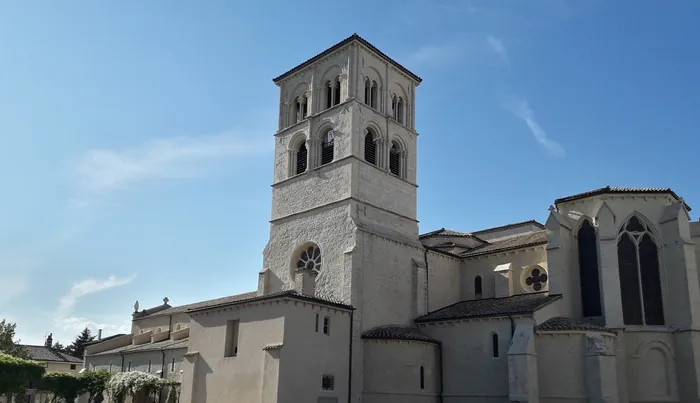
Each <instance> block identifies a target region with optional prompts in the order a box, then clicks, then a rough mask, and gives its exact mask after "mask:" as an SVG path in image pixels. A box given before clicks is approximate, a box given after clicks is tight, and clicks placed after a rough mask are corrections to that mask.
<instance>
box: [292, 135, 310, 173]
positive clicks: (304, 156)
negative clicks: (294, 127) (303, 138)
mask: <svg viewBox="0 0 700 403" xmlns="http://www.w3.org/2000/svg"><path fill="white" fill-rule="evenodd" d="M308 157H309V153H308V150H307V149H306V142H302V143H301V144H300V145H299V148H298V149H297V161H296V162H297V163H296V169H295V173H296V174H297V175H298V174H301V173H304V172H306V167H307V166H308Z"/></svg>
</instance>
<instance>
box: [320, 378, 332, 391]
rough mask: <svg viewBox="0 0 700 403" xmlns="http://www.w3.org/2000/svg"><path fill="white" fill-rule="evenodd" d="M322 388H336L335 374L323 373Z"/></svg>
mask: <svg viewBox="0 0 700 403" xmlns="http://www.w3.org/2000/svg"><path fill="white" fill-rule="evenodd" d="M321 388H322V389H323V390H333V389H335V377H334V376H333V375H323V377H322V378H321Z"/></svg>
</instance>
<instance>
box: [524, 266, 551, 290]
mask: <svg viewBox="0 0 700 403" xmlns="http://www.w3.org/2000/svg"><path fill="white" fill-rule="evenodd" d="M548 281H549V276H548V275H547V271H546V270H545V269H543V268H542V267H540V266H534V267H532V268H531V269H530V270H529V271H528V272H527V274H526V276H525V285H526V286H527V287H528V288H529V289H530V290H532V291H535V292H538V291H542V290H543V289H544V288H545V286H546V285H547V282H548Z"/></svg>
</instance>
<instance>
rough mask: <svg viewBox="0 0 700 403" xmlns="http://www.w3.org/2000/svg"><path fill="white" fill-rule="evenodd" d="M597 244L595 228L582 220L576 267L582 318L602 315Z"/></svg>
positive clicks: (587, 221)
mask: <svg viewBox="0 0 700 403" xmlns="http://www.w3.org/2000/svg"><path fill="white" fill-rule="evenodd" d="M597 244H598V242H597V239H596V234H595V228H593V225H592V224H591V222H590V221H589V220H584V221H583V223H582V224H581V228H580V229H579V230H578V267H579V277H580V280H581V308H582V311H583V312H582V313H583V316H584V317H591V316H601V315H602V307H601V302H600V280H599V278H598V245H597Z"/></svg>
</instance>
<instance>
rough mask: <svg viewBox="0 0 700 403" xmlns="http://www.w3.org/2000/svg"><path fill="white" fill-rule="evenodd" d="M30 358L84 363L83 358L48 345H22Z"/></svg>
mask: <svg viewBox="0 0 700 403" xmlns="http://www.w3.org/2000/svg"><path fill="white" fill-rule="evenodd" d="M22 348H24V349H25V350H26V351H27V353H28V354H29V358H31V359H32V360H34V361H52V362H66V363H71V364H73V363H82V362H83V360H82V358H78V357H73V356H72V355H70V354H66V353H63V352H61V351H58V350H56V349H54V348H50V347H46V346H32V345H22Z"/></svg>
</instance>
